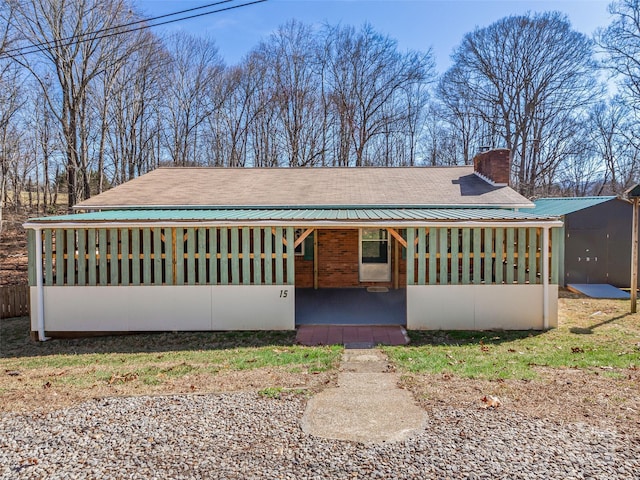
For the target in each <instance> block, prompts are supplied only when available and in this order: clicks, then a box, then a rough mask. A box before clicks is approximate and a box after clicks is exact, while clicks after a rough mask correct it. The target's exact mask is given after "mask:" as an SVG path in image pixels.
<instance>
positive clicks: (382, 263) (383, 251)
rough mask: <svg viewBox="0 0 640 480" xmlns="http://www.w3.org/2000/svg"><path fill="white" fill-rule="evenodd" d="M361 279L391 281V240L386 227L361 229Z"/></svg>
mask: <svg viewBox="0 0 640 480" xmlns="http://www.w3.org/2000/svg"><path fill="white" fill-rule="evenodd" d="M359 272H360V281H361V282H390V281H391V242H390V241H389V232H387V230H385V229H384V228H362V229H360V265H359Z"/></svg>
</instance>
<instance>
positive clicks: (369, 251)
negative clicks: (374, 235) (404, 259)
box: [362, 240, 388, 263]
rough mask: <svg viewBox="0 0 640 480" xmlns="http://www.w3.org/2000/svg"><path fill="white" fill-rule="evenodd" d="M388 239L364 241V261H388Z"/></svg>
mask: <svg viewBox="0 0 640 480" xmlns="http://www.w3.org/2000/svg"><path fill="white" fill-rule="evenodd" d="M387 261H388V259H387V242H386V241H379V240H376V241H366V240H365V241H363V242H362V263H387Z"/></svg>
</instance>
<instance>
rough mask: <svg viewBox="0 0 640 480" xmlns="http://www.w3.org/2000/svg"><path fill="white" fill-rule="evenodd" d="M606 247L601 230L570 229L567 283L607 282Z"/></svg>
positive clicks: (566, 243)
mask: <svg viewBox="0 0 640 480" xmlns="http://www.w3.org/2000/svg"><path fill="white" fill-rule="evenodd" d="M606 249H607V245H606V234H603V232H602V231H601V230H596V229H580V230H570V231H569V233H568V235H567V238H566V239H565V281H566V283H607V277H606V271H605V270H606Z"/></svg>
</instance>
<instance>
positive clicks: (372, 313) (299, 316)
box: [295, 287, 407, 327]
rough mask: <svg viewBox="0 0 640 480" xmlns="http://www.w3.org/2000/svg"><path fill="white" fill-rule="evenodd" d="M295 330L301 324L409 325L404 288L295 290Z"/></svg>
mask: <svg viewBox="0 0 640 480" xmlns="http://www.w3.org/2000/svg"><path fill="white" fill-rule="evenodd" d="M295 318H296V327H299V326H302V325H402V326H404V325H406V324H407V291H406V289H404V288H401V289H397V290H395V289H390V288H387V287H367V288H322V289H318V290H315V289H313V288H296V306H295Z"/></svg>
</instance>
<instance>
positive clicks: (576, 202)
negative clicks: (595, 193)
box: [530, 196, 617, 216]
mask: <svg viewBox="0 0 640 480" xmlns="http://www.w3.org/2000/svg"><path fill="white" fill-rule="evenodd" d="M614 198H617V197H614V196H609V197H558V198H539V199H538V200H535V201H534V203H535V205H536V206H535V208H533V209H532V210H530V212H531V213H532V214H534V215H555V216H560V215H567V214H569V213H573V212H577V211H578V210H584V209H585V208H589V207H593V206H594V205H599V204H601V203H604V202H608V201H609V200H613V199H614Z"/></svg>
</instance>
